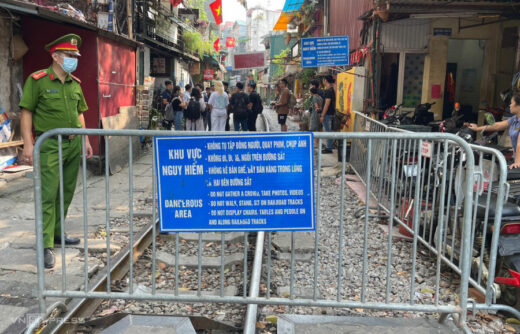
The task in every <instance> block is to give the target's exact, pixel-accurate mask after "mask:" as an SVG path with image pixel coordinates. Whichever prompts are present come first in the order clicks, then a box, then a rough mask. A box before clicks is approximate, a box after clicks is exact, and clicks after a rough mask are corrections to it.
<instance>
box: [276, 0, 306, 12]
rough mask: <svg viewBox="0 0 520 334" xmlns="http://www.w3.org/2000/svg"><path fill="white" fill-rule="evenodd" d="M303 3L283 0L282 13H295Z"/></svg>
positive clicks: (295, 0) (302, 1)
mask: <svg viewBox="0 0 520 334" xmlns="http://www.w3.org/2000/svg"><path fill="white" fill-rule="evenodd" d="M304 2H305V0H285V5H284V6H283V9H282V12H297V11H299V10H300V8H301V6H302V5H303V3H304Z"/></svg>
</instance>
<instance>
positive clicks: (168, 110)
mask: <svg viewBox="0 0 520 334" xmlns="http://www.w3.org/2000/svg"><path fill="white" fill-rule="evenodd" d="M164 119H165V120H167V121H173V106H172V103H171V102H170V103H168V104H167V105H166V107H165V108H164Z"/></svg>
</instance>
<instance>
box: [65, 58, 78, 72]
mask: <svg viewBox="0 0 520 334" xmlns="http://www.w3.org/2000/svg"><path fill="white" fill-rule="evenodd" d="M77 67H78V60H77V59H76V58H70V57H63V65H61V68H63V70H64V71H65V72H67V73H69V74H70V73H72V72H74V71H75V70H76V68H77Z"/></svg>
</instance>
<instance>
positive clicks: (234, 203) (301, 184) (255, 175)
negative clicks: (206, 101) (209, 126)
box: [155, 133, 314, 232]
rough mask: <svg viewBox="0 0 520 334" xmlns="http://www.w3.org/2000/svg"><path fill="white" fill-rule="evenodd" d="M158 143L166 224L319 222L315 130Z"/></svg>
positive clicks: (177, 228)
mask: <svg viewBox="0 0 520 334" xmlns="http://www.w3.org/2000/svg"><path fill="white" fill-rule="evenodd" d="M155 144H156V145H155V148H156V150H155V159H156V168H157V170H156V173H157V176H158V179H157V184H158V193H159V216H160V228H161V231H163V232H181V231H183V232H187V231H192V232H201V231H208V232H209V231H216V232H224V231H267V230H293V231H296V230H313V229H314V204H313V203H314V193H313V165H312V164H313V159H312V134H300V133H296V134H288V135H267V134H266V135H242V136H238V137H237V136H227V135H219V136H197V137H156V138H155Z"/></svg>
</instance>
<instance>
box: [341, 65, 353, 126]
mask: <svg viewBox="0 0 520 334" xmlns="http://www.w3.org/2000/svg"><path fill="white" fill-rule="evenodd" d="M355 71H356V69H355V68H352V69H351V70H349V71H347V72H344V73H339V74H338V77H337V84H336V87H337V92H336V109H337V110H339V111H340V112H341V113H343V114H345V116H346V117H347V118H348V121H347V126H343V128H342V131H348V132H352V131H353V130H354V111H353V110H352V96H353V94H354V81H355V78H356V76H355V75H354V73H355Z"/></svg>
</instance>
